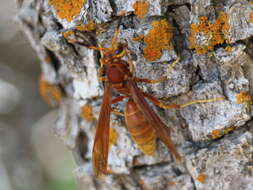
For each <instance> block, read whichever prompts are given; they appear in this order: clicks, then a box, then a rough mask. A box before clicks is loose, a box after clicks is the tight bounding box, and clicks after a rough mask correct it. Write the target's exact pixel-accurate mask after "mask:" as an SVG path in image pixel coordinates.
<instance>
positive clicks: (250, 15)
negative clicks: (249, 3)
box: [249, 11, 253, 23]
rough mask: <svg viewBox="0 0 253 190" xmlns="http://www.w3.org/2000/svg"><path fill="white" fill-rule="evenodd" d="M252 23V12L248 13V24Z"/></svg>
mask: <svg viewBox="0 0 253 190" xmlns="http://www.w3.org/2000/svg"><path fill="white" fill-rule="evenodd" d="M252 22H253V11H251V12H250V13H249V23H252Z"/></svg>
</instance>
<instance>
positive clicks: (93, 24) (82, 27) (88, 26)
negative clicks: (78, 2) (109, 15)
mask: <svg viewBox="0 0 253 190" xmlns="http://www.w3.org/2000/svg"><path fill="white" fill-rule="evenodd" d="M96 28H97V24H96V22H95V21H94V20H91V21H90V22H89V23H88V24H83V25H79V26H76V29H77V30H79V31H82V32H86V31H92V30H96Z"/></svg>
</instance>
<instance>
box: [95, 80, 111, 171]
mask: <svg viewBox="0 0 253 190" xmlns="http://www.w3.org/2000/svg"><path fill="white" fill-rule="evenodd" d="M111 99H112V86H111V85H110V84H109V83H105V91H104V96H103V103H102V106H101V109H100V114H99V119H98V125H97V130H96V136H95V140H94V145H93V152H92V164H93V170H94V173H95V175H96V176H100V175H101V174H107V173H108V171H107V160H108V151H109V128H110V112H111Z"/></svg>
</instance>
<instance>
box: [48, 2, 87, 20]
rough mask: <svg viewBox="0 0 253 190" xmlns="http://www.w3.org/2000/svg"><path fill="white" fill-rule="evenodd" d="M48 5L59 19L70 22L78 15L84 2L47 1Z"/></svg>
mask: <svg viewBox="0 0 253 190" xmlns="http://www.w3.org/2000/svg"><path fill="white" fill-rule="evenodd" d="M48 3H49V5H51V6H52V7H54V9H55V11H56V14H57V16H58V17H59V18H61V19H66V20H67V21H68V22H70V21H71V20H72V19H73V18H74V17H76V16H78V15H79V14H80V11H81V9H82V7H83V5H84V4H85V3H86V0H48Z"/></svg>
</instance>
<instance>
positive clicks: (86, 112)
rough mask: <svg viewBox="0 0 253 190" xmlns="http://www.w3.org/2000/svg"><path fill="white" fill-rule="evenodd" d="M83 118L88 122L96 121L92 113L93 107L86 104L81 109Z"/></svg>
mask: <svg viewBox="0 0 253 190" xmlns="http://www.w3.org/2000/svg"><path fill="white" fill-rule="evenodd" d="M80 115H81V117H82V118H83V119H85V120H87V121H93V120H94V119H95V117H94V115H93V111H92V107H91V105H89V104H85V105H83V106H82V107H81V114H80Z"/></svg>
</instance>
